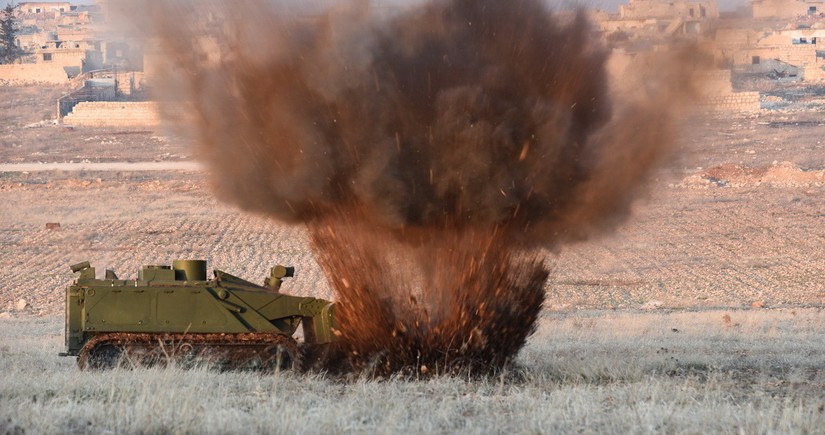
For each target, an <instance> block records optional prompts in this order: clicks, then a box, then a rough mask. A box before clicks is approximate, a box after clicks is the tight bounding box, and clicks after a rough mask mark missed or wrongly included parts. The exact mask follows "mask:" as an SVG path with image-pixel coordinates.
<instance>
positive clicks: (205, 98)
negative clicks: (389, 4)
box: [121, 0, 693, 373]
mask: <svg viewBox="0 0 825 435" xmlns="http://www.w3.org/2000/svg"><path fill="white" fill-rule="evenodd" d="M151 5H152V10H151V12H150V13H148V14H133V13H130V16H131V17H132V18H133V19H135V17H137V22H138V23H140V24H141V26H143V27H145V28H150V29H152V31H151V32H150V33H151V37H152V38H154V39H153V41H154V42H155V44H154V46H155V49H156V50H157V51H159V52H161V53H163V54H164V55H165V56H166V60H167V61H168V63H167V64H166V65H165V66H166V68H164V70H165V74H164V75H163V76H162V77H161V79H160V80H159V82H158V90H159V91H160V92H161V93H163V94H164V95H175V96H177V97H178V98H182V99H183V100H184V101H185V102H186V104H189V105H190V106H191V107H192V108H193V109H194V111H195V114H196V115H195V117H194V119H193V120H192V122H191V125H190V126H189V127H190V128H191V131H192V133H193V134H195V135H196V137H197V139H198V143H199V144H200V152H201V153H202V155H203V156H204V158H205V159H206V161H207V163H209V164H210V165H211V167H212V171H211V173H212V179H211V182H212V184H213V186H214V190H215V193H216V194H217V196H218V197H220V198H221V199H223V200H225V201H228V202H231V203H234V204H236V205H238V206H240V207H242V208H244V209H246V210H249V211H253V212H257V213H264V214H266V215H269V216H272V217H273V218H276V219H279V220H282V221H288V222H301V223H305V224H306V225H307V227H308V228H309V230H310V235H311V239H312V241H313V245H314V248H315V249H316V255H317V257H318V260H319V264H321V266H322V267H323V268H324V271H325V273H326V275H327V277H328V279H329V281H330V284H331V285H332V287H333V288H334V289H335V290H336V293H337V295H338V299H339V302H340V303H341V306H340V309H339V314H340V322H341V333H342V338H343V343H344V344H343V345H342V353H341V355H339V356H340V357H341V358H343V359H344V360H345V361H346V364H344V365H345V366H346V368H347V369H354V370H358V371H363V370H368V371H372V372H373V373H390V372H395V371H398V370H407V369H409V368H410V367H413V368H415V370H417V371H431V370H436V371H445V370H446V371H451V370H454V369H455V368H456V367H458V368H470V369H473V370H483V369H484V368H490V367H492V368H497V367H501V366H502V365H503V364H505V363H506V362H507V361H509V360H510V359H511V358H512V357H513V356H514V355H515V354H516V353H517V352H518V350H519V349H520V348H521V346H522V345H523V344H524V342H525V340H526V338H527V337H528V336H529V334H530V332H531V331H532V329H533V326H534V323H535V320H536V318H537V316H538V314H539V312H540V309H541V304H542V302H543V300H544V289H543V287H544V284H545V281H546V278H547V275H548V273H547V271H546V269H545V266H544V260H545V258H544V254H542V252H546V251H543V250H541V249H539V248H543V249H546V248H550V249H552V248H553V247H555V246H558V245H559V244H560V243H563V242H566V241H570V240H575V239H581V238H584V237H587V236H588V235H590V234H593V233H594V232H599V231H605V230H608V229H610V228H612V227H613V226H614V225H616V224H617V223H619V222H621V221H622V220H623V219H625V218H626V217H627V216H628V213H629V205H630V203H631V201H632V200H633V199H634V198H636V197H637V196H638V194H639V191H640V190H641V189H642V188H643V186H644V181H645V178H646V176H647V174H648V173H649V172H650V170H651V168H653V167H655V165H656V164H657V163H658V162H660V161H661V160H662V159H663V157H664V156H666V155H667V154H668V152H669V147H670V143H671V142H672V134H673V131H672V130H673V117H674V116H675V115H676V114H677V113H678V111H676V110H675V106H674V104H673V101H674V100H676V99H681V98H684V97H686V96H688V95H689V94H690V90H689V86H687V87H684V86H677V85H674V83H678V84H689V83H690V82H691V75H692V71H693V69H692V68H690V67H689V66H690V64H691V61H690V58H689V57H686V56H687V55H686V54H685V53H686V52H679V53H676V54H673V55H671V56H670V58H669V59H668V62H667V63H662V65H660V66H661V69H660V70H659V71H657V73H656V75H655V76H654V75H651V77H650V78H649V79H646V80H645V85H646V86H647V91H646V92H643V93H639V94H634V96H633V98H628V99H624V100H621V101H617V100H615V99H613V98H611V93H610V90H609V89H608V84H607V76H606V72H605V61H606V58H607V53H606V52H605V51H604V50H603V49H602V48H601V47H600V45H599V44H598V43H597V42H596V41H594V39H593V37H592V36H591V28H590V26H589V24H588V23H587V22H586V20H585V19H584V16H583V14H578V15H577V16H576V17H575V18H574V19H572V20H569V22H564V23H562V22H560V21H559V19H556V18H554V17H553V16H552V15H551V14H550V12H549V11H548V10H547V9H546V8H545V7H544V6H543V5H542V3H541V2H540V1H538V0H515V1H508V2H502V1H496V0H443V1H431V2H428V3H424V4H419V5H417V6H415V7H411V8H408V9H406V10H405V11H404V12H403V13H397V14H393V15H391V16H380V17H379V16H376V14H377V13H376V10H375V9H373V8H370V4H369V2H365V1H354V2H351V3H348V4H347V5H346V7H342V8H334V9H326V10H323V11H312V12H307V11H303V10H295V9H293V8H290V6H289V5H290V3H273V2H227V3H205V2H185V1H177V2H175V1H165V2H152V3H151ZM121 7H125V6H121ZM141 20H146V21H141ZM680 56H682V57H680ZM656 77H659V79H658V81H657V79H656ZM416 367H417V368H416ZM422 367H424V368H423V369H422Z"/></svg>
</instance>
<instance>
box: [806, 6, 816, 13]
mask: <svg viewBox="0 0 825 435" xmlns="http://www.w3.org/2000/svg"><path fill="white" fill-rule="evenodd" d="M808 13H809V14H815V13H816V6H808Z"/></svg>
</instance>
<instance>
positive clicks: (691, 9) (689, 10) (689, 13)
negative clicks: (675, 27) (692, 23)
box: [688, 8, 694, 18]
mask: <svg viewBox="0 0 825 435" xmlns="http://www.w3.org/2000/svg"><path fill="white" fill-rule="evenodd" d="M688 15H690V16H691V18H692V17H693V15H694V14H693V8H690V9H688Z"/></svg>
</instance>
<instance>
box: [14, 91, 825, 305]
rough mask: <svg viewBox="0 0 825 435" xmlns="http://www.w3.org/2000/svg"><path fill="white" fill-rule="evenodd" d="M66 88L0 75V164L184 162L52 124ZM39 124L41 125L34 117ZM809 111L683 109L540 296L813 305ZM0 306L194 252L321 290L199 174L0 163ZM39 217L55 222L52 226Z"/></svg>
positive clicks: (283, 232) (304, 246) (821, 238)
mask: <svg viewBox="0 0 825 435" xmlns="http://www.w3.org/2000/svg"><path fill="white" fill-rule="evenodd" d="M65 91H66V90H64V89H61V88H42V87H21V88H15V87H2V88H0V106H2V109H0V125H2V127H0V128H2V131H0V163H30V162H82V161H90V162H138V161H191V160H193V159H194V158H193V151H192V146H191V145H192V144H191V143H188V142H186V141H184V140H182V139H180V138H177V137H175V136H173V135H170V134H167V133H166V132H163V131H160V130H157V131H155V130H118V129H101V128H75V129H71V130H70V129H66V128H64V127H62V126H59V125H55V124H54V123H53V122H52V121H51V120H53V119H54V116H55V114H54V110H55V106H56V104H55V101H56V98H57V97H58V96H59V95H61V93H63V92H65ZM43 121H45V122H43ZM823 138H825V116H823V114H822V113H805V112H787V111H786V112H766V113H764V114H762V115H759V116H749V117H741V116H740V117H737V116H731V115H724V116H718V117H716V118H710V119H700V118H695V119H693V120H690V121H689V122H688V123H687V125H686V127H685V129H684V131H683V139H682V141H681V150H680V151H681V152H680V153H679V157H678V158H677V159H676V160H675V161H674V162H673V163H672V164H671V165H669V166H668V167H667V168H665V169H662V170H660V171H659V172H658V173H656V174H655V175H654V177H652V180H651V186H650V191H649V194H648V195H647V197H645V198H643V199H641V200H639V201H638V202H637V204H636V205H635V210H634V213H633V216H632V217H631V218H630V219H629V220H628V221H627V222H625V223H624V224H623V225H622V226H621V227H620V228H619V230H618V231H617V232H616V233H615V234H610V235H605V236H603V237H600V238H597V239H593V240H588V241H586V242H582V243H578V244H574V245H570V246H567V247H564V248H563V249H562V250H561V251H560V252H557V253H554V254H553V255H552V256H551V257H550V258H551V260H550V261H551V262H552V265H551V266H552V270H553V273H552V275H551V278H550V280H549V282H548V286H547V289H546V290H547V292H548V303H547V308H548V309H550V310H554V311H567V310H573V309H585V308H587V309H592V308H637V309H638V308H641V309H656V308H688V309H695V308H711V307H752V306H756V307H807V306H816V307H819V306H823V305H825V260H823V259H825V179H823V172H824V171H825V143H823V141H825V139H823ZM0 201H2V203H3V205H2V208H0V240H1V241H2V247H3V254H2V255H0V270H3V271H4V272H5V273H4V276H3V278H2V279H0V311H4V312H5V315H6V316H16V315H17V314H16V313H17V309H18V308H19V307H18V305H19V303H20V300H21V299H22V300H25V304H24V305H28V307H27V308H25V309H24V310H23V311H25V312H27V313H30V314H40V315H60V314H61V313H62V311H63V303H64V302H63V300H64V299H63V298H64V295H63V291H64V289H65V287H66V285H67V284H68V283H69V282H70V281H71V279H72V274H71V272H70V270H69V267H68V266H69V265H70V264H73V263H76V262H80V261H84V260H89V261H91V263H92V265H93V266H96V267H97V268H98V273H99V274H102V273H103V272H102V270H103V269H104V268H114V269H116V271H117V272H118V274H119V275H120V276H121V277H130V276H134V275H136V273H137V270H138V268H139V267H140V265H142V264H158V263H160V264H164V263H171V261H172V260H173V259H177V258H203V259H207V260H208V261H209V262H210V267H215V268H219V269H222V270H226V271H228V272H230V273H233V274H236V275H239V276H242V277H245V278H248V279H251V280H253V281H262V280H263V277H264V276H265V275H266V273H267V270H268V268H269V267H270V266H271V265H274V264H276V263H283V264H288V265H294V266H296V267H297V269H298V274H297V276H296V277H295V278H294V279H293V280H292V281H291V282H287V283H286V285H285V287H284V290H285V291H287V292H292V293H296V294H312V295H316V296H320V297H327V298H330V297H333V295H332V294H331V291H330V289H329V286H328V285H327V284H326V282H325V280H324V278H323V276H322V275H321V272H320V268H319V267H318V265H317V264H316V262H315V260H314V258H313V255H312V253H311V252H310V249H309V244H308V241H307V236H306V233H305V230H304V228H303V227H300V226H287V225H283V224H280V223H277V222H273V221H270V220H267V219H265V218H263V217H259V216H255V215H249V214H246V213H244V212H242V211H240V210H238V209H235V208H233V207H231V206H228V205H224V204H220V203H218V202H217V201H216V200H215V199H214V198H213V197H212V195H211V194H210V191H209V187H208V182H207V177H206V174H205V173H203V172H199V171H180V170H163V171H142V172H141V171H105V172H104V171H101V172H95V171H59V170H55V171H28V172H0ZM47 223H59V224H60V225H59V228H55V226H54V225H50V227H51V228H47Z"/></svg>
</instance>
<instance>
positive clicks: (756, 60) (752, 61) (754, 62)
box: [751, 56, 760, 65]
mask: <svg viewBox="0 0 825 435" xmlns="http://www.w3.org/2000/svg"><path fill="white" fill-rule="evenodd" d="M759 61H760V59H759V56H753V57H752V58H751V63H752V64H754V65H759Z"/></svg>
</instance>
